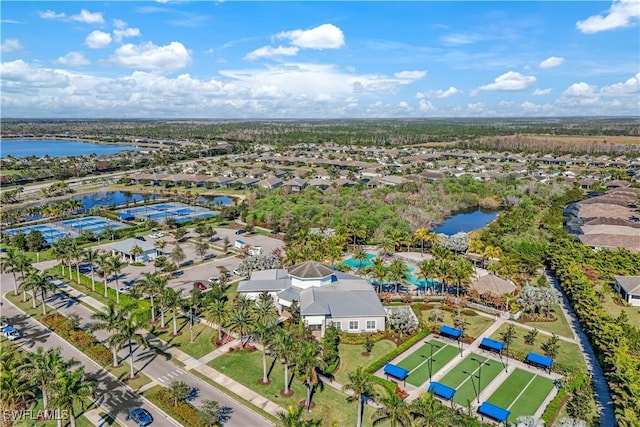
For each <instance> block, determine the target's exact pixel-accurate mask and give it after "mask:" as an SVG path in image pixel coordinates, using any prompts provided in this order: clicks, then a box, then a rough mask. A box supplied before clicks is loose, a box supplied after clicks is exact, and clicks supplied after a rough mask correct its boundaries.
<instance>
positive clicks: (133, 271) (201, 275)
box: [95, 228, 284, 293]
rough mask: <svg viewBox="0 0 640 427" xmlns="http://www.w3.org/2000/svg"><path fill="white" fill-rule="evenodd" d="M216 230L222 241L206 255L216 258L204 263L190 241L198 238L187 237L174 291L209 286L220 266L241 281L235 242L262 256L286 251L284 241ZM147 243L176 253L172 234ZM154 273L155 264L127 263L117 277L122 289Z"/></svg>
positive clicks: (104, 247)
mask: <svg viewBox="0 0 640 427" xmlns="http://www.w3.org/2000/svg"><path fill="white" fill-rule="evenodd" d="M215 230H216V235H215V236H216V237H217V238H219V240H217V241H216V242H213V243H211V247H210V249H209V250H208V252H207V255H208V257H213V258H212V259H210V260H206V261H204V262H202V257H200V256H198V255H197V254H196V249H195V245H194V244H193V242H192V240H191V239H195V238H197V234H196V233H194V232H193V231H191V232H189V233H188V234H187V236H185V238H186V241H184V242H182V243H180V247H181V248H182V250H183V251H184V254H185V260H184V261H183V262H182V263H181V264H183V265H184V264H187V265H186V266H185V267H182V268H180V269H179V270H178V271H179V273H178V274H179V275H177V276H176V277H173V278H171V279H170V280H169V283H168V286H169V287H171V288H173V289H182V290H183V291H184V293H188V292H189V291H190V290H191V289H192V287H193V283H194V282H202V283H204V284H205V285H208V284H209V281H208V280H209V277H211V276H216V277H217V276H219V275H220V269H219V267H223V266H224V267H225V268H226V269H227V270H228V271H229V273H231V277H229V280H230V281H232V282H233V281H236V280H240V279H241V277H239V276H237V275H234V274H233V273H232V272H233V271H234V270H235V269H236V268H238V266H239V265H240V261H241V259H240V258H238V257H237V256H236V255H238V254H239V253H240V252H239V250H237V249H235V248H234V242H235V241H236V240H242V241H243V242H244V243H245V244H246V245H249V246H260V247H262V251H263V253H265V252H271V251H273V250H274V249H276V248H284V242H283V241H281V240H278V239H275V238H272V237H268V236H263V235H259V234H251V235H250V234H247V233H243V234H235V230H230V229H225V228H216V229H215ZM151 234H153V233H151ZM225 237H226V238H227V239H228V240H229V251H230V253H229V254H227V255H225V254H224V249H223V246H224V239H225ZM145 240H146V241H147V242H149V243H153V244H156V243H157V242H161V241H164V242H166V246H165V247H164V248H163V249H162V252H163V253H164V254H165V256H166V257H167V258H169V259H170V258H171V251H173V249H174V248H175V244H174V241H173V237H172V236H171V235H170V234H166V233H165V235H164V236H163V237H161V238H155V239H154V238H152V237H151V236H150V235H147V236H145ZM109 246H110V244H108V243H106V244H102V245H99V246H96V247H95V248H96V249H102V250H104V251H106V252H110V249H109ZM191 261H193V263H190V262H191ZM155 270H156V269H155V268H154V266H153V261H149V262H146V263H145V265H144V266H133V265H130V264H127V266H126V267H125V268H124V269H123V270H122V272H121V274H120V276H119V278H118V283H119V286H121V287H122V286H128V285H133V284H135V281H136V280H137V279H138V278H139V277H141V275H142V273H153V272H154V271H155ZM109 285H110V286H111V287H114V288H115V286H116V285H115V281H110V282H109Z"/></svg>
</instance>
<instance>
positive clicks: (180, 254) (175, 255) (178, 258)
mask: <svg viewBox="0 0 640 427" xmlns="http://www.w3.org/2000/svg"><path fill="white" fill-rule="evenodd" d="M186 257H187V256H186V255H185V254H184V251H183V250H182V248H181V247H180V245H178V244H176V246H175V247H174V248H173V250H172V251H171V261H173V262H175V263H176V264H180V263H181V262H182V261H184V260H185V258H186Z"/></svg>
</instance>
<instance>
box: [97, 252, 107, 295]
mask: <svg viewBox="0 0 640 427" xmlns="http://www.w3.org/2000/svg"><path fill="white" fill-rule="evenodd" d="M109 258H110V256H109V254H107V253H106V252H105V253H100V254H98V258H96V264H97V265H98V268H99V269H100V270H101V271H102V275H103V276H104V297H105V298H107V289H109V287H108V286H107V280H108V278H109V275H110V274H111V271H110V270H109Z"/></svg>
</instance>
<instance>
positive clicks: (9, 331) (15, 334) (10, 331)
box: [2, 326, 22, 341]
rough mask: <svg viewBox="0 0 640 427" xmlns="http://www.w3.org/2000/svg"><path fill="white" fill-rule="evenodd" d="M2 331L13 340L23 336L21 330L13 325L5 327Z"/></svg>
mask: <svg viewBox="0 0 640 427" xmlns="http://www.w3.org/2000/svg"><path fill="white" fill-rule="evenodd" d="M2 333H3V334H4V336H5V337H7V339H8V340H9V341H13V340H16V339H18V338H20V337H22V334H21V333H20V331H19V330H17V329H16V328H14V327H13V326H7V327H5V328H4V330H3V331H2Z"/></svg>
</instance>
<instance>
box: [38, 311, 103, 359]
mask: <svg viewBox="0 0 640 427" xmlns="http://www.w3.org/2000/svg"><path fill="white" fill-rule="evenodd" d="M40 320H41V322H42V324H43V325H45V326H46V327H48V328H49V329H51V330H53V331H54V332H56V333H57V334H58V335H60V336H61V337H63V338H64V339H66V340H67V341H69V342H70V343H71V344H73V345H74V346H75V347H76V348H78V349H79V350H81V351H82V352H84V353H86V354H87V355H88V356H89V357H91V358H92V359H93V360H95V361H96V362H98V363H99V364H100V365H102V366H109V365H110V364H111V362H112V356H111V352H110V351H109V349H108V348H107V347H105V346H104V344H102V343H101V342H100V341H98V340H97V339H96V338H95V337H94V336H93V335H91V334H90V333H88V332H87V331H84V330H82V329H77V328H74V329H70V328H69V321H68V319H67V318H66V317H65V316H63V315H61V314H60V313H51V314H47V315H46V316H43V317H42V318H41V319H40Z"/></svg>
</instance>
